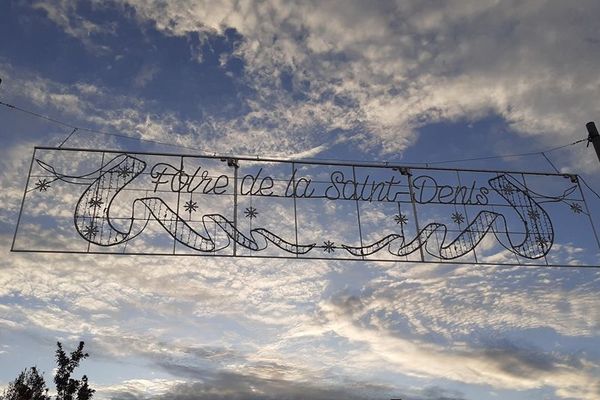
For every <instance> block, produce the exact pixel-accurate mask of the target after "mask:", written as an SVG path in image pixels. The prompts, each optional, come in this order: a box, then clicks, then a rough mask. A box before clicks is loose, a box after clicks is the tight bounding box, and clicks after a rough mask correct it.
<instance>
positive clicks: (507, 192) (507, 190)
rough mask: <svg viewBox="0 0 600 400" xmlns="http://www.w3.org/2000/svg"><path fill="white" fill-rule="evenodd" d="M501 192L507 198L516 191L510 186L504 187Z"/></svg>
mask: <svg viewBox="0 0 600 400" xmlns="http://www.w3.org/2000/svg"><path fill="white" fill-rule="evenodd" d="M501 190H502V192H503V193H504V194H505V195H507V196H510V195H511V194H513V193H514V191H515V189H513V187H512V186H508V185H506V186H504V187H503V188H502V189H501Z"/></svg>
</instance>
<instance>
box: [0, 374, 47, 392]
mask: <svg viewBox="0 0 600 400" xmlns="http://www.w3.org/2000/svg"><path fill="white" fill-rule="evenodd" d="M47 393H48V388H47V387H46V382H45V381H44V377H43V376H42V375H40V374H39V372H38V370H37V368H36V367H31V368H26V369H25V370H24V371H23V372H21V373H20V374H19V376H18V377H17V379H15V380H14V381H13V382H11V383H9V384H8V388H7V389H6V390H5V391H4V394H3V395H2V396H0V399H2V400H50V397H49V396H48V395H47Z"/></svg>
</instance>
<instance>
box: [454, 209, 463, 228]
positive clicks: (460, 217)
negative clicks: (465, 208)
mask: <svg viewBox="0 0 600 400" xmlns="http://www.w3.org/2000/svg"><path fill="white" fill-rule="evenodd" d="M451 218H452V221H454V222H455V223H457V224H458V225H460V224H462V223H463V222H465V217H463V215H462V214H461V213H459V212H458V211H457V212H455V213H452V216H451Z"/></svg>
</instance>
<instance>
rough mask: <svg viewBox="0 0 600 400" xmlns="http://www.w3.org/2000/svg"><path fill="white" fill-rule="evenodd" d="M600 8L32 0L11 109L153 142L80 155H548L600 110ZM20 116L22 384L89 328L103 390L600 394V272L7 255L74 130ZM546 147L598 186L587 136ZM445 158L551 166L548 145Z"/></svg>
mask: <svg viewBox="0 0 600 400" xmlns="http://www.w3.org/2000/svg"><path fill="white" fill-rule="evenodd" d="M598 15H600V3H598V2H594V1H580V2H560V1H550V2H548V1H537V0H530V1H527V2H517V1H515V2H512V1H502V2H499V1H466V0H464V1H448V2H443V3H440V2H430V1H398V2H392V1H380V2H365V1H356V2H351V1H325V2H323V1H314V2H312V1H303V2H286V1H257V2H246V1H231V2H230V1H219V2H206V3H204V2H201V1H197V0H193V1H192V0H189V1H187V0H182V1H177V2H175V1H172V2H164V1H153V0H114V1H76V0H54V1H17V0H9V1H5V2H2V3H1V4H0V78H2V84H1V85H0V100H2V101H4V102H6V103H10V104H15V105H18V106H20V107H23V108H25V109H28V110H31V111H34V112H36V113H40V114H43V115H46V116H49V117H51V118H54V119H58V120H61V121H65V122H67V123H69V124H72V125H75V126H80V127H86V128H89V129H93V130H100V131H105V132H110V133H117V134H122V135H126V136H131V137H134V138H137V139H144V140H145V141H140V140H130V139H126V138H123V137H120V136H111V135H101V134H94V133H91V132H89V131H83V130H80V131H78V132H77V133H76V134H74V135H73V136H72V138H71V139H69V141H68V145H69V146H71V147H82V148H111V149H121V150H128V151H169V152H173V151H180V152H182V153H190V152H194V153H199V152H201V153H206V154H235V155H249V156H254V155H259V156H276V157H283V158H322V159H336V160H343V159H352V160H362V161H367V160H377V161H396V162H406V163H411V162H412V163H433V162H436V161H443V160H454V159H463V158H472V157H479V156H495V155H501V154H514V153H527V152H534V153H535V152H538V151H539V150H541V149H548V148H552V147H555V146H560V145H563V144H569V143H572V142H574V141H577V140H579V139H582V138H584V137H586V136H587V132H586V130H585V123H586V122H588V121H589V120H593V119H594V118H596V119H600V118H599V117H600V116H599V113H598V99H599V98H600V75H599V74H598V65H600V35H599V34H598V29H597V25H598V24H597V16H598ZM0 120H1V121H2V127H1V128H0V129H1V131H0V137H1V138H2V139H1V140H2V147H1V148H0V166H1V169H0V184H1V189H2V190H1V192H0V242H1V243H0V248H1V251H2V257H1V260H0V385H6V384H7V383H8V382H9V381H10V380H11V379H13V378H14V377H15V376H16V375H17V373H18V372H19V371H20V370H21V369H23V368H25V367H28V366H32V365H37V366H38V367H40V369H42V370H44V371H46V380H47V381H48V382H50V381H51V374H52V368H53V363H52V356H53V351H54V343H55V342H56V341H57V340H61V341H63V342H64V343H65V345H66V346H67V347H74V346H75V345H76V343H77V342H78V341H79V340H84V341H85V342H86V348H87V349H88V351H89V353H90V358H89V359H88V360H86V361H84V363H83V368H82V371H81V372H82V373H87V375H88V376H89V377H90V381H91V384H92V386H93V387H94V388H96V389H97V393H96V397H98V398H100V399H114V400H117V399H123V400H124V399H132V400H138V399H139V400H141V399H170V398H178V399H186V400H188V399H189V400H198V399H226V398H227V399H280V398H286V399H301V398H310V399H313V398H314V399H337V398H351V399H357V400H358V399H361V400H362V399H387V398H402V399H405V400H406V399H409V400H410V399H412V400H441V399H456V400H459V399H460V400H467V399H468V400H485V399H496V398H510V399H540V400H541V399H554V398H559V399H586V400H594V399H598V398H600V380H599V379H598V376H600V350H599V349H600V347H599V346H598V343H600V311H599V310H600V299H599V296H598V295H599V293H600V271H599V270H594V269H578V268H530V267H529V268H524V267H519V266H509V267H502V268H493V267H490V266H473V265H460V264H457V265H441V264H411V263H387V264H383V263H374V262H351V263H347V262H342V261H335V260H310V261H308V260H291V261H290V260H285V261H284V260H267V259H235V258H226V259H223V258H209V257H181V258H177V257H162V258H161V257H158V258H157V257H141V256H140V257H137V256H126V257H116V256H110V255H93V256H92V255H68V254H28V253H10V251H9V249H10V246H11V242H12V235H13V232H14V228H15V225H16V221H17V215H18V212H19V207H20V202H21V197H22V193H23V192H22V191H23V187H24V186H25V179H26V171H27V169H28V168H29V162H30V159H31V154H32V151H33V146H36V145H42V146H43V145H50V146H56V145H58V144H60V143H61V142H62V141H63V140H64V138H65V137H66V136H67V135H68V134H69V133H70V132H71V129H69V128H67V127H65V126H61V125H59V124H55V123H52V122H50V121H47V120H43V119H39V118H33V117H31V116H30V115H27V114H24V113H21V112H18V111H16V110H14V109H8V108H6V107H2V108H0ZM157 142H163V143H167V144H169V145H161V144H159V143H157ZM174 146H182V147H180V148H177V147H174ZM192 149H193V150H192ZM547 156H548V157H549V158H550V159H551V160H552V162H553V163H554V165H555V166H556V167H557V168H558V169H559V170H560V171H561V172H570V173H578V174H581V175H582V176H583V177H584V178H585V179H586V181H587V182H588V183H589V184H590V186H592V187H593V188H594V187H595V188H598V187H600V178H598V177H597V175H598V174H597V171H598V168H599V164H598V160H597V159H596V158H595V155H594V154H593V151H592V149H591V148H586V147H585V144H584V143H580V144H578V145H575V146H568V147H566V148H564V149H560V150H556V151H552V152H549V153H547ZM441 165H444V166H461V167H471V168H484V169H499V170H504V169H508V170H527V171H532V170H535V171H550V172H552V166H551V165H550V164H549V163H548V162H547V161H546V160H545V159H544V157H543V156H542V155H541V154H539V153H538V154H534V155H532V156H528V157H505V158H497V159H491V160H481V161H471V162H463V163H458V164H441ZM585 195H586V197H587V199H588V204H589V206H590V210H591V214H592V216H596V215H600V202H599V201H598V198H594V194H593V193H591V192H590V191H588V190H587V189H586V190H585ZM65 196H66V195H65ZM76 198H77V196H76V195H71V197H63V198H62V200H63V201H64V204H71V203H73V204H74V203H75V202H76ZM596 210H599V211H596ZM37 212H39V213H47V214H50V213H51V212H52V210H46V209H39V210H37ZM260 212H262V210H260ZM315 218H316V219H317V220H318V218H320V216H319V215H317V216H316V217H315ZM573 218H574V217H573ZM282 221H283V222H284V223H285V222H287V223H289V222H290V221H286V220H282ZM565 221H566V220H562V221H561V222H562V223H565ZM594 221H596V225H598V224H597V219H595V220H594ZM567 225H568V224H567ZM570 226H571V229H572V231H573V232H574V233H573V235H572V236H573V237H572V238H571V237H570V238H569V239H572V240H570V242H569V243H566V242H565V243H557V246H556V247H555V248H556V250H557V252H558V254H559V256H558V257H559V258H561V260H567V261H569V262H573V263H577V260H583V259H585V260H586V263H588V264H589V263H592V264H593V263H595V262H597V261H596V260H598V248H597V247H593V246H591V247H590V246H578V245H577V243H578V241H579V240H580V239H581V240H582V241H584V242H586V244H589V243H591V244H592V245H593V244H594V243H593V240H591V239H590V238H589V237H583V236H584V235H583V234H582V233H581V232H583V229H584V228H585V229H587V230H589V223H587V222H585V223H584V222H580V220H575V219H573V222H572V223H570ZM345 227H347V225H345V222H344V221H341V222H339V223H338V224H337V225H335V226H334V227H333V228H332V229H334V228H335V229H338V230H340V229H344V228H345ZM68 228H69V229H72V227H68ZM65 229H66V228H65ZM66 230H68V229H66ZM569 232H571V231H569ZM38 235H39V237H40V238H43V239H47V240H50V239H52V240H56V241H57V243H59V242H60V241H61V240H65V239H64V237H63V236H60V235H58V236H56V237H48V234H46V233H44V232H38ZM44 235H46V236H44ZM569 235H570V233H569ZM484 244H485V243H484Z"/></svg>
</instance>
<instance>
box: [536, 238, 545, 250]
mask: <svg viewBox="0 0 600 400" xmlns="http://www.w3.org/2000/svg"><path fill="white" fill-rule="evenodd" d="M535 243H536V244H537V245H538V246H540V247H541V248H542V250H543V249H545V248H546V245H547V244H548V241H547V240H546V238H544V237H541V236H538V237H536V238H535Z"/></svg>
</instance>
